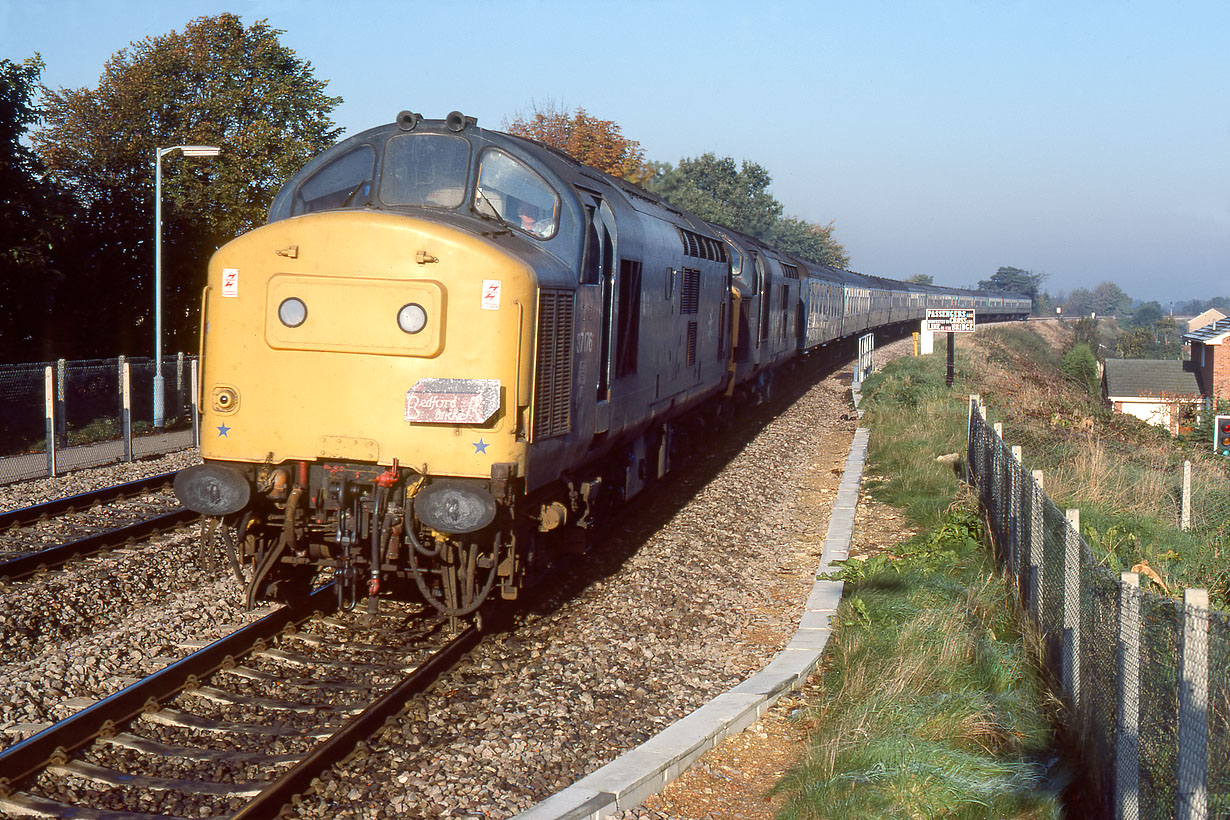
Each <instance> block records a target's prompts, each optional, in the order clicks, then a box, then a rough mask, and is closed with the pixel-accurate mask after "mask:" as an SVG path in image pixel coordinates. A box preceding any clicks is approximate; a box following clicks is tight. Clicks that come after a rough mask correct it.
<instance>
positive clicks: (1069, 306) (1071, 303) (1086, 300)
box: [1063, 288, 1093, 316]
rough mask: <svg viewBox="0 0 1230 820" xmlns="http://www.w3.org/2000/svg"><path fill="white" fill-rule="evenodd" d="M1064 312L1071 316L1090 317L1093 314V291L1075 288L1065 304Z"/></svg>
mask: <svg viewBox="0 0 1230 820" xmlns="http://www.w3.org/2000/svg"><path fill="white" fill-rule="evenodd" d="M1063 312H1064V313H1066V314H1068V315H1069V316H1088V315H1089V314H1091V313H1093V291H1091V290H1089V289H1088V288H1075V289H1074V290H1073V291H1072V292H1071V293H1069V294H1068V298H1067V299H1066V300H1065V301H1064V303H1063Z"/></svg>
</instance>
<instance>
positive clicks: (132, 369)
mask: <svg viewBox="0 0 1230 820" xmlns="http://www.w3.org/2000/svg"><path fill="white" fill-rule="evenodd" d="M196 359H197V357H196V356H185V355H184V354H182V353H181V354H178V355H176V356H167V357H164V359H163V373H164V376H165V385H164V396H163V404H164V406H165V408H166V411H165V415H166V418H165V423H164V425H163V427H161V428H154V426H153V419H154V394H153V389H154V386H153V385H154V362H153V360H152V359H128V358H125V357H123V356H120V357H119V358H117V359H86V360H80V361H67V360H65V359H60V360H59V361H56V362H38V363H33V364H11V365H0V484H7V483H11V482H14V481H22V480H26V479H31V478H38V477H42V476H49V475H57V474H60V473H64V472H68V471H71V470H75V469H82V468H85V467H95V466H99V465H102V464H109V463H112V462H116V461H132V460H133V459H135V458H142V457H145V456H150V455H158V454H161V453H166V452H170V451H172V450H177V449H181V448H183V447H189V446H192V445H195V444H198V443H199V441H200V435H199V426H200V422H199V419H200V416H199V411H198V408H197V405H196V396H197V390H196V389H195V385H196V380H197V361H196Z"/></svg>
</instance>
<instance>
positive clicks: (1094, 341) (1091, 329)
mask: <svg viewBox="0 0 1230 820" xmlns="http://www.w3.org/2000/svg"><path fill="white" fill-rule="evenodd" d="M1073 331H1074V333H1075V336H1074V337H1073V339H1072V344H1073V346H1075V345H1079V344H1083V345H1085V346H1086V347H1088V348H1089V349H1090V350H1094V351H1096V350H1097V349H1098V348H1099V347H1100V346H1101V341H1100V338H1101V337H1100V336H1099V334H1098V320H1097V319H1095V318H1093V317H1092V316H1085V317H1082V318H1080V319H1078V320H1077V321H1076V327H1075V328H1073Z"/></svg>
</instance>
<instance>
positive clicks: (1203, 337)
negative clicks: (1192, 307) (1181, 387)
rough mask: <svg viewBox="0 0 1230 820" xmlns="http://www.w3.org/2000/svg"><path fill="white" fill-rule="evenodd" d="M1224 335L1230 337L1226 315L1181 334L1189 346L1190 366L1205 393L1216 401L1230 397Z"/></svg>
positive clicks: (1229, 349)
mask: <svg viewBox="0 0 1230 820" xmlns="http://www.w3.org/2000/svg"><path fill="white" fill-rule="evenodd" d="M1202 315H1203V314H1202ZM1192 321H1195V320H1194V319H1193V320H1192ZM1227 338H1230V319H1225V318H1223V319H1218V320H1217V321H1215V322H1213V323H1212V324H1210V325H1205V326H1204V327H1200V328H1197V329H1196V330H1192V331H1189V332H1188V333H1184V334H1183V341H1184V342H1186V343H1187V344H1189V345H1191V362H1190V363H1189V365H1190V366H1191V367H1192V368H1193V369H1194V370H1195V372H1196V375H1197V378H1199V379H1200V386H1201V388H1202V389H1203V390H1204V395H1205V396H1207V397H1209V398H1212V399H1215V400H1216V399H1221V400H1230V345H1228V344H1226V339H1227Z"/></svg>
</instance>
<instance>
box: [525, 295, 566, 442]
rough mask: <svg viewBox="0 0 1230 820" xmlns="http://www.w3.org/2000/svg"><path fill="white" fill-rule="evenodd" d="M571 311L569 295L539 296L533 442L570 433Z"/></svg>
mask: <svg viewBox="0 0 1230 820" xmlns="http://www.w3.org/2000/svg"><path fill="white" fill-rule="evenodd" d="M572 311H573V306H572V291H569V290H542V291H540V292H539V296H538V348H537V351H538V360H537V362H536V365H535V370H534V438H549V437H551V436H562V435H564V434H565V433H567V432H568V431H569V430H571V429H572Z"/></svg>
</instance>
